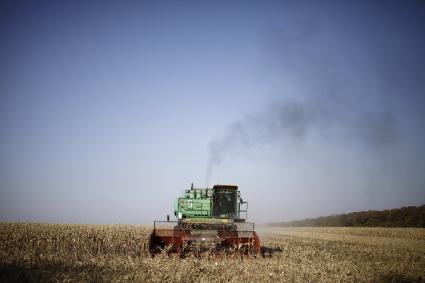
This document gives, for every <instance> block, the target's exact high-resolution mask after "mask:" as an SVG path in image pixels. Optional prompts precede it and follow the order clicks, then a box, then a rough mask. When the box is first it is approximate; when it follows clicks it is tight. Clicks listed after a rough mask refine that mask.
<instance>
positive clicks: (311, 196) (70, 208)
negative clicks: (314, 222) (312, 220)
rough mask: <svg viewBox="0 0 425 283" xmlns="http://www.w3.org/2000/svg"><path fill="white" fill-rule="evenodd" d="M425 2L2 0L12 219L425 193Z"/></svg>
mask: <svg viewBox="0 0 425 283" xmlns="http://www.w3.org/2000/svg"><path fill="white" fill-rule="evenodd" d="M424 35H425V4H424V2H423V1H413V0H409V1H401V0H400V1H396V2H391V1H193V2H192V1H154V2H149V1H115V2H113V1H2V2H1V4H0V221H37V222H69V223H150V222H151V221H153V220H154V219H165V215H166V214H171V215H172V214H173V211H172V210H173V201H174V199H175V198H176V197H177V196H179V195H180V194H181V192H182V191H183V189H185V188H188V187H189V186H190V183H191V182H193V183H195V186H198V187H205V186H206V185H207V184H208V185H209V186H211V185H213V184H217V183H220V184H237V185H239V187H240V190H241V192H242V196H243V198H244V200H248V201H249V208H250V211H249V217H250V220H253V221H257V222H268V221H279V220H291V219H299V218H304V217H315V216H320V215H328V214H335V213H344V212H350V211H358V210H368V209H385V208H394V207H400V206H407V205H421V204H424V203H425V111H424V109H425V70H424V68H425V67H424V66H425V51H424V50H425V36H424Z"/></svg>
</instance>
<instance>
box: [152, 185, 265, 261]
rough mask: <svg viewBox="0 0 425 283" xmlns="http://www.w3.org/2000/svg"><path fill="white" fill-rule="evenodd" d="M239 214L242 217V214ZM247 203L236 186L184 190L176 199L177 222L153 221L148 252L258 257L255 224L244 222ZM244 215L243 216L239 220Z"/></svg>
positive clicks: (258, 245)
mask: <svg viewBox="0 0 425 283" xmlns="http://www.w3.org/2000/svg"><path fill="white" fill-rule="evenodd" d="M241 214H242V215H241ZM247 214H248V203H247V202H244V201H243V200H242V198H241V196H240V191H239V190H238V187H237V186H231V185H215V186H214V187H212V188H203V189H200V188H194V187H193V184H192V186H191V188H190V189H189V190H185V191H184V193H183V196H182V197H179V198H177V199H176V201H175V204H174V215H175V216H176V217H177V221H170V220H169V216H167V221H154V230H153V231H152V233H151V234H150V236H149V252H150V253H151V254H152V255H155V254H157V253H160V252H163V251H165V252H167V253H177V254H178V255H179V256H182V257H183V256H185V255H187V254H190V253H192V254H194V255H197V256H199V255H201V254H202V253H204V252H211V253H213V254H224V255H231V254H244V255H260V254H261V246H260V239H259V238H258V235H257V233H256V232H255V230H254V223H252V222H246V221H245V220H246V218H247ZM242 216H243V217H242Z"/></svg>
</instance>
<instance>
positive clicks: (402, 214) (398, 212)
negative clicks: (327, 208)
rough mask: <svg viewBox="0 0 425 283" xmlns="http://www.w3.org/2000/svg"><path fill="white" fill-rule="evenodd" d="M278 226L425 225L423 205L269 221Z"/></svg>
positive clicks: (424, 208)
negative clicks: (285, 220) (284, 220)
mask: <svg viewBox="0 0 425 283" xmlns="http://www.w3.org/2000/svg"><path fill="white" fill-rule="evenodd" d="M269 226H280V227H306V226H310V227H425V205H422V206H408V207H402V208H396V209H386V210H380V211H377V210H368V211H360V212H351V213H347V214H337V215H330V216H322V217H317V218H307V219H303V220H294V221H288V222H278V223H270V224H269Z"/></svg>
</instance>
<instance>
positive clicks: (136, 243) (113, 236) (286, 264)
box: [0, 223, 425, 282]
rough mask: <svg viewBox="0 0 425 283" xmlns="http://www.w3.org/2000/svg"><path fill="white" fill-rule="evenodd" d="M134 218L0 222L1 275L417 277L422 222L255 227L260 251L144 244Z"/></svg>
mask: <svg viewBox="0 0 425 283" xmlns="http://www.w3.org/2000/svg"><path fill="white" fill-rule="evenodd" d="M150 230H151V227H149V226H141V225H72V224H69V225H68V224H25V223H1V224H0V281H1V282H16V281H19V282H27V281H30V282H39V281H42V282H65V281H66V282H82V281H83V282H84V281H85V282H88V281H90V282H93V281H95V282H111V281H115V282H118V281H125V282H128V281H137V282H146V281H147V282H190V281H194V282H211V281H214V282H229V281H230V282H285V281H287V282H425V229H421V228H263V229H260V230H259V231H258V232H259V235H260V237H261V241H262V246H263V251H264V252H265V257H264V258H253V259H246V258H245V259H238V258H234V257H233V258H224V259H218V258H216V257H214V256H213V255H206V256H204V257H202V258H196V257H187V258H184V259H181V258H177V257H176V256H167V255H159V256H156V257H154V258H152V257H151V256H150V255H149V254H148V252H147V246H146V244H147V238H148V235H149V232H150Z"/></svg>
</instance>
